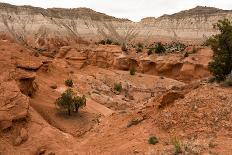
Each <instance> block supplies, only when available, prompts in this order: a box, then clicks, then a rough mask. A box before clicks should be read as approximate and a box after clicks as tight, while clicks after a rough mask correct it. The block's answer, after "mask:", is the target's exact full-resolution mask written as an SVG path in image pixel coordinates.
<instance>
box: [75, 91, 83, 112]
mask: <svg viewBox="0 0 232 155" xmlns="http://www.w3.org/2000/svg"><path fill="white" fill-rule="evenodd" d="M73 105H74V108H75V112H78V110H79V108H80V107H84V106H86V97H85V95H83V96H82V97H80V96H75V97H74V98H73Z"/></svg>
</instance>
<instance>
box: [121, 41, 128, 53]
mask: <svg viewBox="0 0 232 155" xmlns="http://www.w3.org/2000/svg"><path fill="white" fill-rule="evenodd" d="M121 49H122V51H124V52H127V51H128V48H127V45H126V44H125V43H123V44H122V47H121Z"/></svg>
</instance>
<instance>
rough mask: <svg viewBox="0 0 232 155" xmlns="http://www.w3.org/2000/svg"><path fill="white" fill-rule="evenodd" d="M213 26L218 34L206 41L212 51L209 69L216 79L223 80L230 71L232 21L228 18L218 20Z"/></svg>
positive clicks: (231, 67) (231, 69)
mask: <svg viewBox="0 0 232 155" xmlns="http://www.w3.org/2000/svg"><path fill="white" fill-rule="evenodd" d="M214 27H216V28H217V29H218V30H219V31H220V34H217V35H214V36H213V37H211V38H209V39H208V40H207V42H206V45H210V46H211V48H212V50H213V51H214V55H213V61H212V62H210V63H209V70H210V71H211V72H212V73H213V75H214V76H215V78H216V80H217V81H223V80H225V79H226V76H227V75H228V74H230V72H231V71H232V23H231V22H230V21H229V20H228V19H224V20H219V21H218V23H217V24H216V25H215V26H214Z"/></svg>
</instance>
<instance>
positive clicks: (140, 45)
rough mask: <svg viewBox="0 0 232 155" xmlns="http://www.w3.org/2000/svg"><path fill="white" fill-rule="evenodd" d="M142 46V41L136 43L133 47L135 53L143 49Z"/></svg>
mask: <svg viewBox="0 0 232 155" xmlns="http://www.w3.org/2000/svg"><path fill="white" fill-rule="evenodd" d="M143 48H144V47H143V44H142V43H138V44H137V45H136V47H135V49H136V52H137V53H140V52H142V51H143Z"/></svg>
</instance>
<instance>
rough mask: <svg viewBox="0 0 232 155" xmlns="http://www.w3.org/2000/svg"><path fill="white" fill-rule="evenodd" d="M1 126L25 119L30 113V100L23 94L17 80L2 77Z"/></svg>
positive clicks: (0, 98) (0, 82)
mask: <svg viewBox="0 0 232 155" xmlns="http://www.w3.org/2000/svg"><path fill="white" fill-rule="evenodd" d="M0 90H1V92H0V116H1V117H0V126H1V129H6V128H9V127H11V125H12V121H14V120H19V119H23V118H25V117H26V116H27V115H28V109H29V100H28V98H27V97H26V96H25V95H23V94H22V93H21V92H20V90H19V88H18V86H17V83H16V81H14V80H9V81H4V80H3V79H0Z"/></svg>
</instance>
